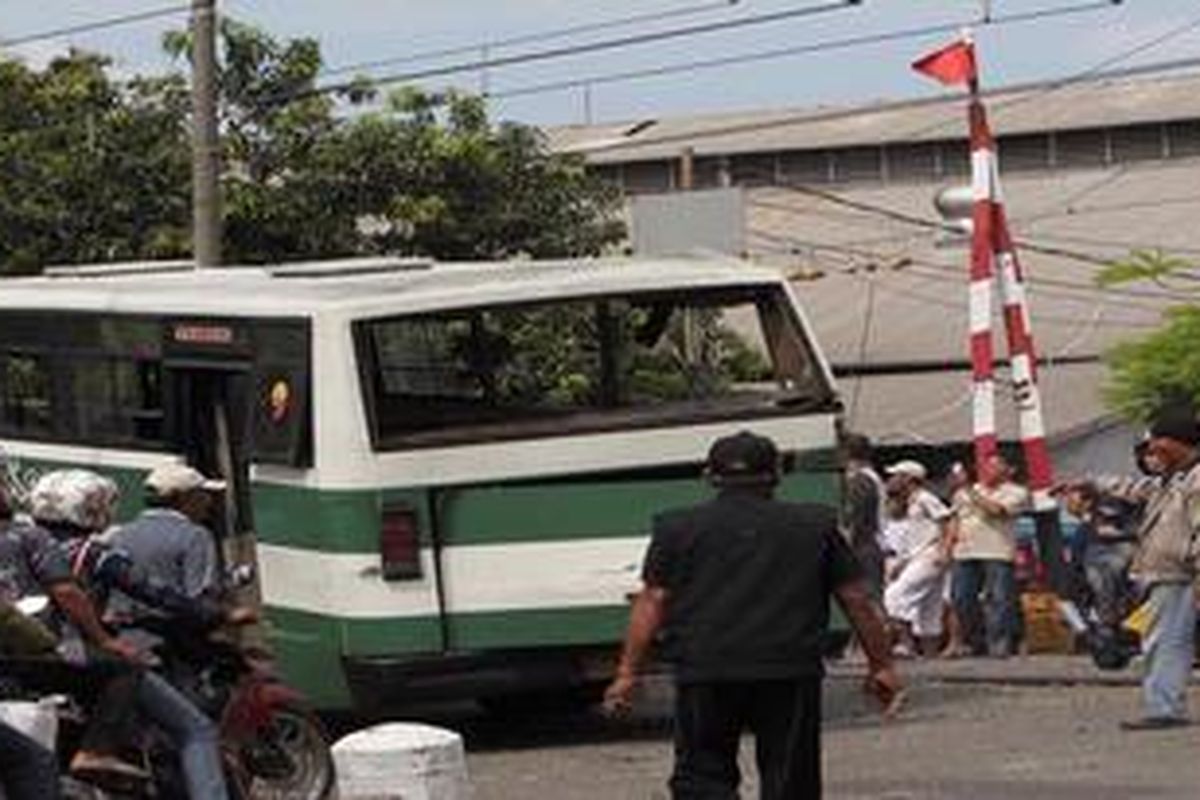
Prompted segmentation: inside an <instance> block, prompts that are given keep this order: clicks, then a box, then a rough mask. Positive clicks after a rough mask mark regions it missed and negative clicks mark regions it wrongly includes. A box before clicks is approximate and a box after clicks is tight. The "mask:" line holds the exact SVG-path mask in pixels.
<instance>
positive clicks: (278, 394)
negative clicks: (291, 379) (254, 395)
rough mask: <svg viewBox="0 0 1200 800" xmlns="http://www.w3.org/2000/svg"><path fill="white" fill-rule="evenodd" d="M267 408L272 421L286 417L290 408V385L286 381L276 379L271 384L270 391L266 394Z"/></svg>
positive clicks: (281, 420) (280, 420)
mask: <svg viewBox="0 0 1200 800" xmlns="http://www.w3.org/2000/svg"><path fill="white" fill-rule="evenodd" d="M267 408H268V409H269V411H270V414H271V421H272V422H276V423H278V422H283V420H284V419H286V418H287V415H288V412H289V411H291V410H292V387H291V386H289V385H288V382H287V381H285V380H278V381H275V382H274V383H273V384H271V391H270V392H269V393H268V394H267Z"/></svg>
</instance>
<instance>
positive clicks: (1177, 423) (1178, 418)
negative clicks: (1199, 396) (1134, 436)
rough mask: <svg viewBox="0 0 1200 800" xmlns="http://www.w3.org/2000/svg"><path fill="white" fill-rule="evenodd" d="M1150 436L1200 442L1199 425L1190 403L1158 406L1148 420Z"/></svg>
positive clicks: (1190, 443)
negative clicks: (1152, 416) (1151, 417)
mask: <svg viewBox="0 0 1200 800" xmlns="http://www.w3.org/2000/svg"><path fill="white" fill-rule="evenodd" d="M1150 437H1151V438H1153V439H1174V440H1175V441H1177V442H1183V443H1184V444H1189V445H1193V446H1194V445H1197V444H1200V425H1198V424H1197V423H1196V409H1195V407H1194V406H1192V404H1191V403H1171V404H1169V405H1165V406H1163V407H1162V408H1160V409H1159V410H1158V411H1157V412H1155V414H1154V418H1153V419H1152V420H1151V421H1150Z"/></svg>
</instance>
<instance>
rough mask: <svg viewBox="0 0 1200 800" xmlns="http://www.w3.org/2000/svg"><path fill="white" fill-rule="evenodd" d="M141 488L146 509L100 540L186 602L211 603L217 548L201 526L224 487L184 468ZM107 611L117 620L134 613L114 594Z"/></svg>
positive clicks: (161, 472)
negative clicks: (201, 600)
mask: <svg viewBox="0 0 1200 800" xmlns="http://www.w3.org/2000/svg"><path fill="white" fill-rule="evenodd" d="M143 487H144V488H145V491H146V494H145V500H146V509H145V510H144V511H142V513H140V514H139V515H138V516H137V517H136V518H135V519H133V520H131V521H130V522H127V523H125V524H123V525H120V526H118V527H116V528H113V529H112V530H111V531H109V532H108V533H107V534H105V537H104V540H105V541H106V542H108V543H109V544H110V545H112V546H113V547H116V548H119V549H120V550H121V551H122V552H124V553H125V554H126V555H128V556H129V557H130V559H132V560H133V563H134V565H135V566H137V568H138V569H139V570H142V571H143V572H145V573H146V575H147V577H149V578H150V579H151V580H154V581H157V582H158V583H161V584H163V585H165V586H170V587H171V588H173V589H175V590H176V591H178V592H179V593H181V594H183V595H186V596H188V597H200V596H211V597H215V596H216V595H217V594H218V592H219V590H220V586H219V581H218V580H217V576H218V559H217V548H216V542H215V540H214V537H213V534H212V532H211V531H209V530H208V528H206V527H205V523H206V521H207V519H208V516H209V513H210V511H211V510H212V507H213V497H214V493H216V492H220V491H223V490H224V489H225V482H224V481H218V480H212V479H210V478H206V477H205V476H204V475H203V474H201V473H200V472H199V471H198V470H195V469H193V468H192V467H188V466H184V465H183V464H167V465H165V466H161V467H156V468H155V469H153V470H151V472H150V474H149V475H148V476H147V477H146V480H145V482H144V483H143ZM107 610H108V613H110V614H114V615H121V614H129V613H134V612H136V611H138V610H139V609H138V604H137V603H135V602H134V601H132V600H130V599H129V598H127V597H125V596H124V595H122V594H121V593H119V592H118V593H117V594H115V595H114V596H113V597H112V598H111V599H110V600H109V605H108V609H107Z"/></svg>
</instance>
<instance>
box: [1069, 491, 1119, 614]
mask: <svg viewBox="0 0 1200 800" xmlns="http://www.w3.org/2000/svg"><path fill="white" fill-rule="evenodd" d="M1063 505H1064V507H1065V508H1066V510H1067V512H1068V513H1069V514H1071V516H1073V517H1075V518H1076V519H1077V520H1079V529H1078V530H1077V532H1076V537H1077V539H1078V541H1079V544H1080V548H1079V556H1078V563H1079V567H1080V570H1079V571H1080V574H1081V576H1082V579H1083V587H1082V588H1083V589H1084V591H1085V593H1086V599H1087V600H1088V601H1089V602H1088V605H1090V606H1091V607H1092V609H1094V611H1095V614H1096V618H1097V621H1098V622H1099V623H1100V624H1101V625H1104V626H1105V627H1106V628H1110V629H1111V628H1115V627H1116V626H1117V625H1119V624H1120V623H1121V619H1122V617H1123V616H1124V612H1125V607H1126V604H1127V602H1126V601H1127V599H1128V594H1129V592H1128V575H1127V572H1128V569H1129V564H1130V562H1131V561H1132V560H1133V554H1134V551H1135V549H1136V545H1137V536H1136V535H1135V532H1134V531H1132V530H1131V529H1130V525H1131V521H1132V519H1133V517H1134V514H1135V509H1134V508H1133V506H1132V504H1131V503H1129V502H1128V501H1124V500H1121V499H1120V498H1117V497H1113V496H1110V495H1108V494H1106V493H1103V492H1101V491H1100V489H1099V488H1098V487H1097V486H1096V484H1095V483H1093V482H1091V481H1083V482H1080V483H1075V484H1072V485H1070V486H1068V487H1067V488H1066V490H1065V492H1064V493H1063Z"/></svg>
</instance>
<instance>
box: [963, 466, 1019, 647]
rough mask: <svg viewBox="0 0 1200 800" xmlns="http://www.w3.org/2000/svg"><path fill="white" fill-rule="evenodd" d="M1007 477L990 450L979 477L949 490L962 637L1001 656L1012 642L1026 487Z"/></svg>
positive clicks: (1009, 469) (1005, 468) (1008, 472)
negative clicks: (1018, 533)
mask: <svg viewBox="0 0 1200 800" xmlns="http://www.w3.org/2000/svg"><path fill="white" fill-rule="evenodd" d="M1012 478H1013V469H1012V467H1011V466H1010V465H1009V463H1008V462H1007V461H1005V459H1004V457H1003V456H1000V455H993V456H991V457H989V458H988V459H987V460H986V461H985V462H984V464H983V469H982V471H981V473H980V476H979V480H978V482H976V483H975V484H973V485H970V486H966V487H964V488H962V489H959V490H958V492H956V493H955V495H954V511H955V514H956V515H957V518H958V524H957V532H956V535H955V541H954V579H953V597H954V608H955V612H956V613H957V615H958V620H959V624H960V625H961V626H962V631H963V638H964V639H965V641H966V644H967V646H968V648H970V650H971V652H973V653H975V654H976V655H982V654H985V653H987V654H990V655H992V656H994V657H997V658H1003V657H1005V656H1008V655H1010V654H1011V653H1012V651H1013V646H1014V644H1015V639H1016V633H1017V588H1016V579H1015V577H1014V573H1013V560H1014V559H1015V557H1016V550H1017V540H1016V531H1015V528H1016V520H1017V516H1018V515H1019V514H1020V513H1021V512H1022V511H1023V510H1024V509H1025V507H1026V506H1027V505H1028V502H1029V492H1027V491H1026V490H1025V488H1024V487H1022V486H1020V485H1019V484H1017V483H1015V482H1014V481H1013V479H1012ZM981 594H982V595H983V601H982V602H981V598H980V595H981Z"/></svg>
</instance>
